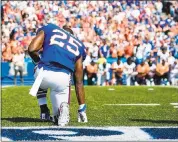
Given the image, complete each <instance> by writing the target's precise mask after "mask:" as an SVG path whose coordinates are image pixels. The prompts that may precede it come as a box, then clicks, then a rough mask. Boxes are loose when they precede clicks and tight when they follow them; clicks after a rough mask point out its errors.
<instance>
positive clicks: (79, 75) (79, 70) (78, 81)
mask: <svg viewBox="0 0 178 142" xmlns="http://www.w3.org/2000/svg"><path fill="white" fill-rule="evenodd" d="M74 84H75V90H76V95H77V100H78V103H79V105H81V104H85V92H84V87H83V64H82V56H81V57H80V58H79V59H78V60H77V62H76V63H75V71H74Z"/></svg>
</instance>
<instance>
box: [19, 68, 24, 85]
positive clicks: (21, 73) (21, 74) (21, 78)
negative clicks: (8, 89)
mask: <svg viewBox="0 0 178 142" xmlns="http://www.w3.org/2000/svg"><path fill="white" fill-rule="evenodd" d="M19 73H20V81H21V84H23V83H24V80H23V67H19Z"/></svg>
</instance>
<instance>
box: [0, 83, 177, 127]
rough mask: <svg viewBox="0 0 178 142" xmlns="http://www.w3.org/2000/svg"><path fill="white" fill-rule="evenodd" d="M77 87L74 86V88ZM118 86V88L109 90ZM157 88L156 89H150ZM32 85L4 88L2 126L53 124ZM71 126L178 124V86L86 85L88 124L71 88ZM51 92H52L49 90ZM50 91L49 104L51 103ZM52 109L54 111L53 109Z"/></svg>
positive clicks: (2, 95)
mask: <svg viewBox="0 0 178 142" xmlns="http://www.w3.org/2000/svg"><path fill="white" fill-rule="evenodd" d="M72 88H73V89H74V87H72ZM109 88H114V89H115V90H108V89H109ZM149 88H153V89H154V90H149ZM29 89H30V86H21V87H8V88H3V89H2V92H1V93H2V94H1V97H2V100H1V102H2V113H1V118H2V123H1V125H2V126H8V127H10V126H11V127H12V126H51V125H53V123H51V122H41V121H40V119H39V111H40V110H39V107H38V103H37V100H36V98H35V97H33V96H31V95H29V94H28V93H29ZM71 92H72V94H71V105H70V117H71V120H70V123H69V126H178V108H174V107H173V106H172V105H170V103H178V89H177V88H169V87H140V86H139V87H135V86H134V87H125V86H115V87H97V86H91V87H89V86H88V87H85V92H86V102H87V115H88V121H89V122H88V123H86V124H79V123H78V122H77V109H78V104H77V100H76V96H75V91H74V90H72V91H71ZM48 93H49V91H48ZM49 98H50V97H49V94H48V106H49V108H50V110H51V103H50V99H49ZM138 103H139V104H140V103H144V104H151V103H156V104H160V105H159V106H117V105H115V106H114V105H111V106H108V105H106V104H138ZM51 112H52V110H51Z"/></svg>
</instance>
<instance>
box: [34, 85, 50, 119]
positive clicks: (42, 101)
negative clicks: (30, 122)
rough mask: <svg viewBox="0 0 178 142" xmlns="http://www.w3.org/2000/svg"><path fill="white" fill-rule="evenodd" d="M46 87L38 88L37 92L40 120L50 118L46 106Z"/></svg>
mask: <svg viewBox="0 0 178 142" xmlns="http://www.w3.org/2000/svg"><path fill="white" fill-rule="evenodd" d="M46 95H47V89H42V88H39V89H38V92H37V100H38V105H39V106H40V118H41V119H42V120H50V111H49V109H48V107H47V99H46Z"/></svg>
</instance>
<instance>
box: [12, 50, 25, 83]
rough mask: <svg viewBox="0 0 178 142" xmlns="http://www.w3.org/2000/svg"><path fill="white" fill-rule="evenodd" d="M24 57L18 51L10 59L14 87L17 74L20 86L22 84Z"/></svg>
mask: <svg viewBox="0 0 178 142" xmlns="http://www.w3.org/2000/svg"><path fill="white" fill-rule="evenodd" d="M24 57H25V54H24V52H22V51H20V50H18V51H16V50H15V52H14V55H13V58H12V63H13V65H14V72H15V74H14V85H16V84H17V74H18V72H19V73H20V80H21V84H23V82H24V80H23V67H24Z"/></svg>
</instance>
